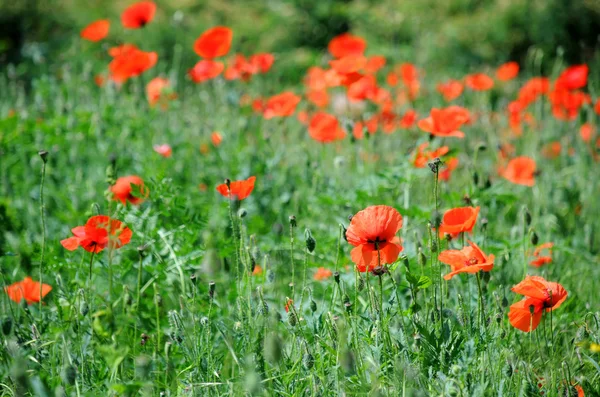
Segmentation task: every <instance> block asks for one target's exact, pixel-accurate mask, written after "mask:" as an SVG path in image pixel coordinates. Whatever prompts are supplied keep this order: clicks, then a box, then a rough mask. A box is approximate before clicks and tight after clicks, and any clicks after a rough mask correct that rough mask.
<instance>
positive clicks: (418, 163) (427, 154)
mask: <svg viewBox="0 0 600 397" xmlns="http://www.w3.org/2000/svg"><path fill="white" fill-rule="evenodd" d="M428 147H429V142H424V143H422V144H420V145H419V147H418V148H417V152H416V154H415V159H414V160H413V165H414V166H415V167H417V168H424V167H426V166H427V163H428V162H429V161H431V160H433V159H435V158H436V157H442V156H443V155H445V154H446V153H448V152H449V151H450V149H449V148H448V146H442V147H440V148H438V149H436V150H432V151H426V150H425V149H427V148H428Z"/></svg>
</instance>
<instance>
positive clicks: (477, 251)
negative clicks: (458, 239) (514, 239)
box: [438, 241, 494, 280]
mask: <svg viewBox="0 0 600 397" xmlns="http://www.w3.org/2000/svg"><path fill="white" fill-rule="evenodd" d="M468 243H469V246H467V247H464V248H462V249H461V250H446V251H442V252H441V253H440V254H439V256H438V259H439V260H440V262H442V263H445V264H446V265H449V266H450V267H451V268H452V271H451V272H450V273H448V274H446V275H445V276H444V279H445V280H450V279H451V278H452V277H454V276H456V275H457V274H459V273H478V272H479V271H484V272H489V271H490V270H492V268H493V267H494V255H486V254H485V253H484V252H483V251H482V250H481V248H479V246H478V245H477V244H475V243H474V242H472V241H468Z"/></svg>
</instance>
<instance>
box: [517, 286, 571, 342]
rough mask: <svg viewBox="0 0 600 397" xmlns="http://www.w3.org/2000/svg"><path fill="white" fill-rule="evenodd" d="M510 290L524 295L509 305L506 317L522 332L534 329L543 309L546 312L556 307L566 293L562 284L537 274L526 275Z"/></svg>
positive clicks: (562, 300) (565, 297)
mask: <svg viewBox="0 0 600 397" xmlns="http://www.w3.org/2000/svg"><path fill="white" fill-rule="evenodd" d="M512 291H513V292H515V293H517V294H520V295H524V296H525V299H523V300H521V301H519V302H517V303H515V304H513V305H512V306H511V307H510V311H509V313H508V318H509V320H510V323H511V325H512V326H513V327H515V328H517V329H520V330H521V331H524V332H531V331H533V330H535V329H536V328H537V326H538V325H539V323H540V320H541V319H542V313H543V311H544V309H545V310H546V311H547V312H550V311H552V310H554V309H557V308H558V307H559V306H560V305H561V304H562V303H563V302H564V301H565V299H567V295H568V294H567V291H566V290H565V289H564V288H563V286H562V285H560V284H558V283H555V282H550V281H546V280H545V279H544V278H542V277H539V276H527V277H526V278H525V280H523V281H521V282H520V283H519V284H517V285H515V286H514V287H513V288H512Z"/></svg>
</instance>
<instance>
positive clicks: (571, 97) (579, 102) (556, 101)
mask: <svg viewBox="0 0 600 397" xmlns="http://www.w3.org/2000/svg"><path fill="white" fill-rule="evenodd" d="M548 98H549V99H550V103H552V114H553V115H554V117H556V118H557V119H559V120H575V119H576V118H577V116H578V114H579V110H580V109H581V107H582V106H583V105H585V104H588V103H591V101H592V100H591V98H590V96H589V95H588V94H586V93H584V92H581V91H568V90H565V89H555V90H553V91H552V92H550V94H549V96H548Z"/></svg>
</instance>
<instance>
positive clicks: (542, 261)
mask: <svg viewBox="0 0 600 397" xmlns="http://www.w3.org/2000/svg"><path fill="white" fill-rule="evenodd" d="M552 247H554V243H544V244H540V245H538V246H537V247H536V248H535V250H534V251H533V257H534V258H535V259H533V260H532V261H531V262H529V264H530V265H531V266H534V267H541V266H543V265H547V264H548V263H551V262H552ZM544 250H546V251H547V252H548V253H547V254H546V255H542V252H543V251H544Z"/></svg>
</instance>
